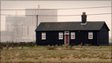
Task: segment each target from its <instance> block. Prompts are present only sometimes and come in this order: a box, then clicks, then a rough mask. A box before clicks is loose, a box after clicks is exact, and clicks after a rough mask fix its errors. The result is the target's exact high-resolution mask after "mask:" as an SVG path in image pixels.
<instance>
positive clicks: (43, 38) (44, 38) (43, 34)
mask: <svg viewBox="0 0 112 63" xmlns="http://www.w3.org/2000/svg"><path fill="white" fill-rule="evenodd" d="M41 36H42V40H46V33H45V32H43V33H42V35H41Z"/></svg>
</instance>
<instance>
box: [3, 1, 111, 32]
mask: <svg viewBox="0 0 112 63" xmlns="http://www.w3.org/2000/svg"><path fill="white" fill-rule="evenodd" d="M98 6H111V2H110V1H2V2H1V8H2V9H37V8H38V7H39V8H41V9H43V8H44V9H45V8H46V9H60V8H85V7H98ZM84 11H85V12H86V13H87V14H99V13H111V7H108V8H88V9H87V8H85V9H68V10H62V9H60V10H58V15H80V14H81V13H82V12H84ZM18 12H19V11H18ZM20 13H21V15H22V14H24V13H25V12H24V11H21V12H20ZM20 13H19V14H20ZM7 14H14V13H12V12H7ZM1 17H2V19H1V26H2V30H4V29H5V26H4V24H5V16H1ZM58 21H80V16H58ZM88 21H105V22H106V23H107V25H108V27H109V28H110V30H111V24H112V23H111V14H105V15H91V16H88ZM110 32H111V31H110Z"/></svg>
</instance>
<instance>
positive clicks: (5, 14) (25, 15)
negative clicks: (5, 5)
mask: <svg viewBox="0 0 112 63" xmlns="http://www.w3.org/2000/svg"><path fill="white" fill-rule="evenodd" d="M107 14H112V13H97V14H87V15H89V16H92V15H107ZM1 15H3V16H37V15H8V14H1ZM38 16H81V14H77V15H38Z"/></svg>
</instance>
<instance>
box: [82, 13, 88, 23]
mask: <svg viewBox="0 0 112 63" xmlns="http://www.w3.org/2000/svg"><path fill="white" fill-rule="evenodd" d="M81 17H82V18H81V19H82V22H81V23H82V24H86V23H87V20H86V18H87V15H86V12H83V13H82V15H81Z"/></svg>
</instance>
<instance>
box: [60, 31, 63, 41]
mask: <svg viewBox="0 0 112 63" xmlns="http://www.w3.org/2000/svg"><path fill="white" fill-rule="evenodd" d="M62 39H63V32H59V40H62Z"/></svg>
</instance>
